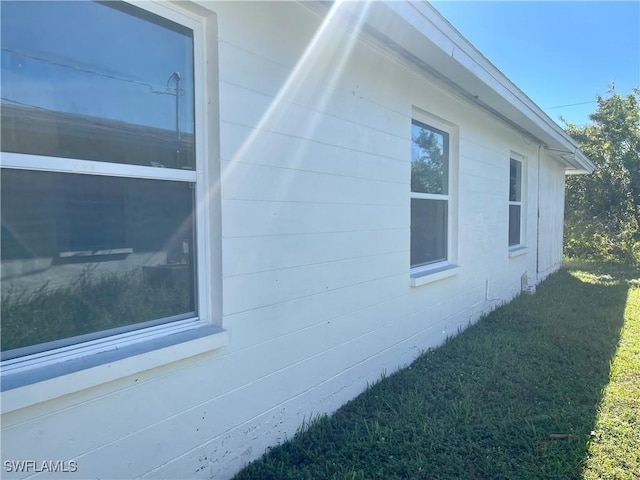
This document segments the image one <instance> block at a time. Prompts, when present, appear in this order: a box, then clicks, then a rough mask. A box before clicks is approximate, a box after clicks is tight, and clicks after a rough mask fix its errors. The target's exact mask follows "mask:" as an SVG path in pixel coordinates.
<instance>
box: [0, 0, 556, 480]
mask: <svg viewBox="0 0 640 480" xmlns="http://www.w3.org/2000/svg"><path fill="white" fill-rule="evenodd" d="M208 6H210V8H212V9H214V10H215V13H216V15H217V27H218V31H219V41H218V44H217V49H218V52H219V61H218V70H219V79H216V78H209V79H208V81H209V82H217V81H218V80H219V96H220V123H219V125H208V129H209V130H217V129H219V137H220V145H219V148H220V155H221V159H220V162H221V171H222V172H223V173H222V178H221V180H220V185H221V211H222V217H221V218H222V231H221V232H219V233H220V235H221V237H222V271H221V272H212V275H220V276H221V277H222V289H223V290H222V291H223V294H222V295H223V304H222V312H223V319H222V326H223V327H224V328H225V329H226V330H227V331H228V332H229V345H228V346H226V347H224V348H220V349H218V350H215V351H213V352H209V353H206V354H202V355H198V356H195V357H191V358H188V359H184V360H180V361H177V362H173V363H169V364H167V365H165V366H162V367H158V368H154V369H151V370H147V371H144V372H142V373H140V374H137V375H134V376H128V377H124V378H121V379H118V380H115V381H110V382H108V383H104V384H101V385H98V386H95V387H93V388H90V389H86V390H83V391H80V392H77V393H74V394H71V395H66V396H61V397H59V398H56V399H55V400H51V401H47V402H43V403H38V404H36V405H33V406H31V407H27V408H23V409H19V410H15V411H13V412H10V413H7V414H6V415H4V416H3V417H2V459H3V460H5V459H37V460H45V459H51V460H71V459H73V460H75V461H77V464H78V468H79V473H78V478H138V477H142V478H216V479H223V478H228V477H229V476H230V475H231V474H232V473H233V472H235V471H237V470H238V469H239V468H241V467H242V466H244V465H245V464H246V463H247V462H249V461H251V460H254V459H256V458H257V457H258V456H260V455H261V454H262V453H263V452H264V450H265V448H266V447H268V446H270V445H273V444H275V443H278V442H280V441H282V440H284V439H286V438H291V436H292V435H293V434H294V433H295V431H296V429H297V428H298V427H299V426H300V425H301V423H302V422H303V420H304V419H307V420H308V419H309V418H310V417H311V416H313V415H317V414H320V413H331V412H333V411H335V410H336V409H337V408H338V407H339V406H340V405H342V404H343V403H344V402H346V401H347V400H349V399H351V398H352V397H354V396H355V395H357V394H358V393H360V392H361V391H363V390H364V388H366V386H367V384H368V383H371V382H374V381H376V380H377V379H378V378H379V377H380V375H381V374H382V373H383V372H387V373H391V372H393V371H395V370H397V369H398V368H400V367H402V366H404V365H406V364H408V363H409V362H411V361H412V360H413V359H414V358H415V357H416V356H417V355H418V354H419V353H420V352H421V351H423V350H424V349H427V348H429V347H435V346H437V345H439V344H440V343H441V342H442V341H443V340H444V339H445V338H446V337H447V336H450V335H455V334H456V332H457V331H458V329H460V328H464V327H465V326H467V325H468V324H469V322H473V321H475V320H477V319H478V318H479V316H480V315H481V314H483V313H486V312H488V311H490V310H491V309H493V308H495V307H496V306H497V305H499V304H501V303H503V302H506V301H508V300H510V299H511V298H512V297H513V296H514V295H516V294H517V293H518V292H520V290H521V281H522V277H523V275H526V276H527V277H528V278H529V282H535V279H536V240H537V233H536V214H537V206H538V203H537V199H536V195H537V191H538V164H537V163H538V146H537V145H535V144H534V143H532V142H531V141H530V140H528V139H526V138H523V137H522V136H521V135H520V134H517V133H515V132H513V131H512V130H510V129H509V128H507V127H506V126H504V125H502V124H500V123H499V122H498V121H496V120H494V119H492V118H491V117H488V116H487V115H486V114H485V113H483V112H481V111H480V110H479V109H477V107H474V106H473V105H471V104H469V103H466V102H463V101H461V100H459V99H457V98H456V97H454V96H453V95H451V94H449V93H447V92H445V91H443V90H441V89H439V88H437V87H435V86H434V85H433V84H432V83H431V82H430V81H429V80H428V79H426V78H424V77H423V76H422V75H421V74H419V73H418V72H417V71H413V70H411V69H410V68H408V67H407V66H406V65H405V64H404V63H402V62H399V61H398V60H396V59H394V58H393V57H392V56H391V55H389V54H386V53H382V52H381V51H380V50H378V49H377V48H373V47H372V46H370V45H368V44H366V43H363V42H360V41H358V42H355V43H354V44H353V45H352V48H351V49H349V48H348V46H349V42H350V38H349V36H348V35H347V36H345V35H344V34H343V33H340V32H341V30H340V29H337V30H335V31H333V30H327V32H330V35H329V36H328V37H324V36H320V37H319V38H317V39H316V45H317V46H318V49H315V50H314V49H313V48H312V49H310V50H307V51H306V53H305V49H306V47H307V46H308V45H309V44H310V41H311V39H312V37H313V35H314V33H315V32H316V31H318V28H319V26H320V22H321V18H320V17H318V15H317V14H315V13H314V12H312V11H310V10H308V9H307V8H306V7H304V6H301V5H298V4H294V3H292V2H283V3H272V2H265V3H257V4H248V3H243V2H228V3H215V4H208ZM294 18H295V22H293V21H288V20H286V19H294ZM285 24H286V28H285ZM330 28H333V27H330ZM209 47H210V55H211V57H210V58H215V55H214V54H213V53H212V52H214V51H215V49H216V45H210V46H209ZM343 52H346V53H348V57H344V58H343V57H342V55H343ZM415 109H419V110H421V111H424V112H425V113H426V114H428V115H430V116H433V117H437V118H439V119H441V120H443V121H445V122H447V123H448V124H450V125H452V126H453V127H454V128H455V129H456V130H457V131H458V144H457V146H456V149H457V150H458V156H457V163H458V175H457V184H458V185H457V192H455V193H454V197H453V200H452V202H453V204H454V205H456V204H457V207H456V209H457V213H456V215H457V237H458V239H457V242H456V243H457V246H456V248H457V259H458V263H459V265H460V269H459V271H458V273H457V274H456V275H455V276H452V277H449V278H446V279H443V280H440V281H437V282H433V283H429V284H427V285H423V286H421V287H411V286H410V279H409V221H410V207H409V191H410V126H411V118H412V114H413V112H414V111H415ZM215 135H216V136H217V134H215ZM511 152H515V153H517V154H519V155H521V156H522V157H524V164H525V170H526V174H525V176H524V181H525V189H524V190H525V193H526V198H525V201H524V202H523V203H524V210H525V212H526V213H525V216H524V221H525V222H526V227H525V239H526V241H525V244H526V247H527V248H526V250H524V251H523V252H524V253H522V254H520V255H517V256H510V255H509V249H508V246H507V228H508V180H509V158H510V155H511ZM540 170H541V177H542V179H543V181H544V182H545V184H548V185H549V186H548V187H547V186H545V187H543V188H544V191H545V192H546V193H548V194H549V195H545V200H544V202H541V212H542V217H541V218H542V220H541V223H542V224H543V225H544V231H542V230H541V235H540V238H541V240H544V241H545V242H548V243H549V245H545V247H544V248H542V249H541V252H543V253H541V256H540V260H539V261H540V262H541V265H544V266H545V269H553V268H555V267H556V265H557V262H558V261H559V260H560V259H561V257H560V255H561V241H562V239H561V228H562V223H561V221H562V212H561V208H562V184H563V183H562V182H563V170H562V168H560V167H559V166H558V165H556V164H555V162H554V161H553V160H551V159H547V158H543V162H542V164H541V165H540ZM559 235H560V237H558V236H559ZM558 242H560V244H558ZM558 248H559V249H560V250H558ZM545 271H546V270H545ZM434 387H435V386H434ZM42 476H44V475H43V474H42V475H36V477H35V478H40V477H42ZM61 476H63V477H64V476H68V474H65V475H61ZM5 477H6V478H17V477H18V475H12V474H6V475H5Z"/></svg>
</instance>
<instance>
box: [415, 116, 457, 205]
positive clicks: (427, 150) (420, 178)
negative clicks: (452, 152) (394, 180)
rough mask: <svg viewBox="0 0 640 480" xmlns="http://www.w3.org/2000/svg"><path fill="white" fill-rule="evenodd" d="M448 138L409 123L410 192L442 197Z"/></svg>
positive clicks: (446, 179) (446, 181)
mask: <svg viewBox="0 0 640 480" xmlns="http://www.w3.org/2000/svg"><path fill="white" fill-rule="evenodd" d="M448 189H449V135H448V134H447V133H445V132H442V131H440V130H437V129H435V128H432V127H428V126H427V125H424V124H422V123H420V122H417V121H415V120H414V121H413V122H412V124H411V191H412V192H417V193H435V194H442V195H446V194H447V193H448Z"/></svg>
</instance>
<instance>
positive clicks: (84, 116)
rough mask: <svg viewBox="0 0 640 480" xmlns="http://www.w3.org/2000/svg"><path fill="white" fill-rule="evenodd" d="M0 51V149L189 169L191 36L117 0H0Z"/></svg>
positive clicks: (191, 161) (191, 166) (191, 159)
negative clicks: (0, 32) (44, 0)
mask: <svg viewBox="0 0 640 480" xmlns="http://www.w3.org/2000/svg"><path fill="white" fill-rule="evenodd" d="M1 45H2V105H1V106H2V139H1V140H2V142H1V143H2V150H3V151H5V152H15V153H28V154H33V155H43V156H51V157H64V158H74V159H83V160H94V161H105V162H112V163H125V164H134V165H145V166H156V167H167V168H178V169H194V168H195V163H194V156H195V153H194V91H193V34H192V32H191V31H190V30H188V29H186V28H185V27H182V26H180V25H177V24H175V23H173V22H170V21H168V20H165V19H163V18H161V17H158V16H156V15H153V14H150V13H148V12H146V11H144V10H142V9H139V8H137V7H133V6H131V5H127V4H121V3H117V2H104V3H95V2H55V1H51V2H24V1H19V2H2V37H1ZM42 161H43V162H46V161H47V160H46V159H42Z"/></svg>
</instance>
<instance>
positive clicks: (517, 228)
mask: <svg viewBox="0 0 640 480" xmlns="http://www.w3.org/2000/svg"><path fill="white" fill-rule="evenodd" d="M521 232H522V162H520V161H519V160H514V159H513V158H512V159H511V160H510V163H509V246H510V247H514V246H517V245H520V244H521V243H522V242H521V235H522V233H521Z"/></svg>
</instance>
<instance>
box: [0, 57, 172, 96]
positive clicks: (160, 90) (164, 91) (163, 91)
mask: <svg viewBox="0 0 640 480" xmlns="http://www.w3.org/2000/svg"><path fill="white" fill-rule="evenodd" d="M2 51H3V52H8V53H13V54H14V55H20V56H21V57H25V58H29V59H31V60H35V61H37V62H43V63H48V64H50V65H56V66H58V67H64V68H68V69H70V70H75V71H78V72H83V73H89V74H91V75H97V76H99V77H104V78H109V79H111V80H118V81H120V82H127V83H132V84H134V85H140V86H142V87H147V88H149V90H151V93H155V94H158V95H176V93H177V94H178V95H184V90H182V89H176V88H169V87H168V86H165V87H157V86H155V85H152V84H150V83H145V82H140V81H138V80H132V79H130V78H122V77H118V76H116V75H113V74H108V73H102V72H96V71H95V70H89V69H87V68H82V67H78V66H76V65H68V64H65V63H59V62H54V61H53V60H49V59H48V58H42V57H38V56H35V55H29V54H26V53H23V52H19V51H17V50H13V49H11V48H6V47H2Z"/></svg>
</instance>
